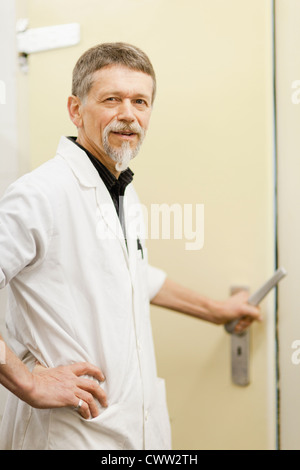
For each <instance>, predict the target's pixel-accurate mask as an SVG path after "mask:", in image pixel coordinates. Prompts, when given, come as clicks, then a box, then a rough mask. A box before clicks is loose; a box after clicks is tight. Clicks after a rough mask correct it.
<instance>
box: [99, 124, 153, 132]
mask: <svg viewBox="0 0 300 470" xmlns="http://www.w3.org/2000/svg"><path fill="white" fill-rule="evenodd" d="M106 131H107V132H132V133H134V134H143V133H144V130H143V128H142V127H141V126H140V125H139V124H137V123H131V124H125V123H123V122H112V123H111V124H108V126H107V127H106Z"/></svg>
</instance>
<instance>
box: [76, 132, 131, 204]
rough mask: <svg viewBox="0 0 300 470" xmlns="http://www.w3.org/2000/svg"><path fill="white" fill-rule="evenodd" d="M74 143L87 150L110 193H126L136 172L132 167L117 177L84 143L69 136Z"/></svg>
mask: <svg viewBox="0 0 300 470" xmlns="http://www.w3.org/2000/svg"><path fill="white" fill-rule="evenodd" d="M68 139H70V140H71V141H72V142H74V144H76V145H78V147H80V148H81V149H82V150H84V151H85V153H86V154H87V156H88V157H89V159H90V160H91V162H92V164H93V165H94V167H95V168H96V170H97V171H98V173H99V176H100V178H101V179H102V180H103V182H104V184H105V186H106V187H107V189H108V191H109V192H110V193H112V192H115V191H117V193H118V194H119V195H124V192H125V189H126V187H127V185H128V184H129V183H131V181H132V180H133V175H134V173H133V172H132V171H131V169H130V168H127V170H125V171H122V172H121V173H120V175H119V178H116V177H115V175H113V174H112V173H111V172H110V171H109V170H108V169H107V168H106V166H105V165H103V163H101V162H100V160H98V159H97V158H96V157H94V155H92V154H91V152H89V151H88V150H86V149H85V148H84V147H82V145H80V144H79V143H78V142H76V137H68Z"/></svg>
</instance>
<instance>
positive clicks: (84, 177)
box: [57, 136, 132, 262]
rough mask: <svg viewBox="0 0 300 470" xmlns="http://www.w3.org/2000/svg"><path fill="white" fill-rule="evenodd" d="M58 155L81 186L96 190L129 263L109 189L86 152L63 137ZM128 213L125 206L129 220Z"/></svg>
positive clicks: (109, 223)
mask: <svg viewBox="0 0 300 470" xmlns="http://www.w3.org/2000/svg"><path fill="white" fill-rule="evenodd" d="M57 154H58V155H60V156H61V157H62V158H64V160H65V161H66V162H67V163H68V165H69V166H70V167H71V169H72V171H73V173H74V175H75V177H76V178H77V179H78V181H79V182H80V184H82V185H83V186H86V187H88V188H95V189H96V199H97V205H98V208H99V211H100V213H101V215H102V217H103V219H104V220H105V222H106V224H107V225H108V227H109V229H110V230H111V232H112V233H113V235H114V236H115V237H117V238H118V239H119V241H120V243H121V245H122V248H123V252H124V255H125V257H126V259H127V262H129V259H128V250H127V247H126V243H125V238H124V234H123V230H122V227H121V224H120V220H119V217H118V215H117V212H116V210H115V207H114V204H113V201H112V199H111V196H110V194H109V191H108V189H107V188H106V186H105V184H104V183H103V181H102V180H101V178H100V176H99V174H98V171H97V170H96V169H95V167H94V165H93V164H92V162H91V161H90V159H89V158H88V157H87V155H86V153H85V151H84V150H82V149H81V148H80V147H79V146H78V145H76V144H75V143H74V142H72V140H70V139H68V138H67V137H64V136H63V137H61V139H60V142H59V145H58V149H57ZM125 197H126V196H125ZM126 212H127V210H126V204H125V218H127V217H126ZM127 223H128V222H127ZM131 245H132V244H131V243H130V242H129V246H128V248H129V247H130V248H129V253H130V252H132V248H131Z"/></svg>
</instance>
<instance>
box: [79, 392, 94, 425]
mask: <svg viewBox="0 0 300 470" xmlns="http://www.w3.org/2000/svg"><path fill="white" fill-rule="evenodd" d="M78 397H79V398H80V399H81V400H82V405H81V407H80V408H79V409H78V405H77V411H79V413H80V414H81V416H83V418H85V419H89V418H91V417H92V418H96V417H97V416H98V415H99V405H98V403H97V402H96V400H95V398H94V397H93V395H92V394H91V393H89V392H85V391H84V390H81V391H80V392H79V393H78Z"/></svg>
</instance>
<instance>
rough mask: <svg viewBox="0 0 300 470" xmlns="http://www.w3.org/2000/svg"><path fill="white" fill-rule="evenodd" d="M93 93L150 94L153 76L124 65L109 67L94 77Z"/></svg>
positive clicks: (98, 71)
mask: <svg viewBox="0 0 300 470" xmlns="http://www.w3.org/2000/svg"><path fill="white" fill-rule="evenodd" d="M92 80H93V85H92V89H93V91H96V92H99V93H102V92H103V93H105V92H109V91H110V90H112V91H117V90H119V91H120V92H121V91H126V90H127V91H131V92H135V93H143V94H148V95H149V96H150V97H151V96H152V92H153V79H152V77H151V75H148V74H147V73H144V72H141V71H139V70H135V69H131V68H129V67H125V66H123V65H107V66H105V67H102V68H101V69H100V70H97V71H96V72H94V73H93V75H92Z"/></svg>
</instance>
